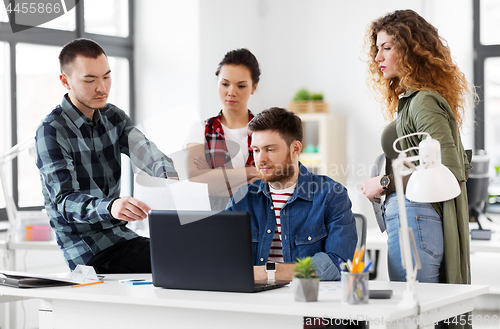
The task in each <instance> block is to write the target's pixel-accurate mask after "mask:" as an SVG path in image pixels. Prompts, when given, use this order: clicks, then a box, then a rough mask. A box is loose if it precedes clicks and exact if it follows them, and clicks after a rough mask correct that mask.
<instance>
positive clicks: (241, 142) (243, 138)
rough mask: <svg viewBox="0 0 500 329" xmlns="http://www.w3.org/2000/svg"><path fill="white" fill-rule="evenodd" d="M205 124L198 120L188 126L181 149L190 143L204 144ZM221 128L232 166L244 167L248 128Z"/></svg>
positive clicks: (246, 154)
mask: <svg viewBox="0 0 500 329" xmlns="http://www.w3.org/2000/svg"><path fill="white" fill-rule="evenodd" d="M205 124H206V121H205V120H200V121H196V122H194V123H193V124H192V125H191V127H189V130H188V134H187V137H186V139H185V141H184V143H183V145H182V148H183V149H186V147H187V145H188V144H191V143H197V144H201V145H205ZM222 129H224V137H225V138H226V144H227V148H228V151H229V154H230V155H231V159H232V160H231V164H232V165H233V168H244V167H245V164H246V163H247V160H248V133H249V131H248V128H247V127H243V128H237V129H229V128H228V127H226V126H224V125H222ZM231 142H234V143H231Z"/></svg>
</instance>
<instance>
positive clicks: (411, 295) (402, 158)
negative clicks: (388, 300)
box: [392, 153, 419, 306]
mask: <svg viewBox="0 0 500 329" xmlns="http://www.w3.org/2000/svg"><path fill="white" fill-rule="evenodd" d="M410 163H411V162H410ZM407 164H408V163H407V158H406V154H405V153H400V155H399V157H398V158H397V159H395V160H393V162H392V169H393V173H394V184H395V187H396V196H397V201H398V210H399V223H400V224H399V225H400V231H399V237H400V246H401V260H402V263H403V268H406V284H407V287H406V291H405V293H404V294H403V300H402V301H401V303H400V305H405V306H417V305H418V297H417V291H416V280H417V267H414V266H413V259H412V249H411V246H410V240H411V234H412V232H411V231H410V230H409V228H408V217H407V215H406V206H405V195H404V188H403V173H406V172H408V174H410V173H411V172H413V171H414V170H412V168H408V167H406V166H405V165H407ZM405 176H406V175H405ZM415 258H417V259H418V254H416V253H415ZM417 263H419V261H417Z"/></svg>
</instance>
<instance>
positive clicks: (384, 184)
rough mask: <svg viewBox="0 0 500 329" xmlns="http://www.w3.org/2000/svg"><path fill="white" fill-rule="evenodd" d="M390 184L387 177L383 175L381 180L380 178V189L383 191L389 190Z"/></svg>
mask: <svg viewBox="0 0 500 329" xmlns="http://www.w3.org/2000/svg"><path fill="white" fill-rule="evenodd" d="M390 183H391V180H390V179H389V175H384V176H382V178H380V185H382V188H383V189H384V190H387V189H388V188H389V184H390Z"/></svg>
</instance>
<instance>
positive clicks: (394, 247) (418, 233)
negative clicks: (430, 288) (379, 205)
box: [384, 193, 444, 283]
mask: <svg viewBox="0 0 500 329" xmlns="http://www.w3.org/2000/svg"><path fill="white" fill-rule="evenodd" d="M405 203H406V216H407V218H408V227H409V228H410V229H411V230H412V231H413V236H414V238H415V244H416V245H417V251H418V256H419V258H420V263H421V264H422V268H421V269H419V270H418V272H417V280H418V281H419V282H430V283H438V282H439V281H440V280H439V277H440V274H441V273H442V272H443V268H444V264H443V251H444V242H443V221H442V219H441V218H440V217H439V215H438V213H437V212H436V210H435V209H434V208H433V207H432V205H431V204H430V203H420V202H413V201H409V200H408V199H406V198H405ZM384 219H385V225H386V230H387V235H388V240H387V244H388V253H387V254H388V255H387V256H388V259H387V263H388V267H389V279H390V280H391V281H406V270H405V269H403V267H402V264H401V251H400V245H399V227H400V225H399V210H398V202H397V197H396V193H394V194H392V195H391V196H390V197H389V198H388V199H387V200H386V201H385V205H384Z"/></svg>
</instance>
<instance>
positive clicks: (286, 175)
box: [259, 154, 295, 183]
mask: <svg viewBox="0 0 500 329" xmlns="http://www.w3.org/2000/svg"><path fill="white" fill-rule="evenodd" d="M273 168H274V169H275V170H274V172H273V173H272V174H271V176H269V175H266V174H264V173H262V172H261V171H259V177H260V179H262V180H263V181H264V182H266V183H278V182H285V181H288V180H289V179H290V178H291V177H293V176H294V175H295V167H294V166H293V165H292V156H291V155H290V154H288V157H287V159H286V161H285V163H280V164H277V165H273Z"/></svg>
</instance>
